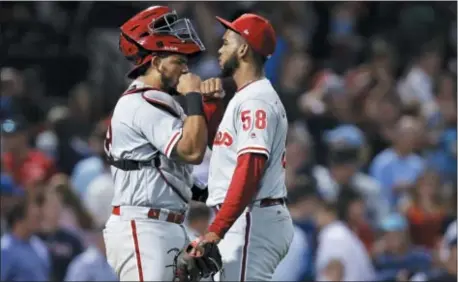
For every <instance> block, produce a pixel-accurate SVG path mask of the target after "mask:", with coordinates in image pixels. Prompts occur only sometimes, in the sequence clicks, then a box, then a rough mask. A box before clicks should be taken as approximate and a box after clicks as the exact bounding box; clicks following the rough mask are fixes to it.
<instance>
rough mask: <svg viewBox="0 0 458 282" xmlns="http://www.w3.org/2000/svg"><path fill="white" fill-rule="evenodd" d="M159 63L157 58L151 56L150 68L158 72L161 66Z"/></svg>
mask: <svg viewBox="0 0 458 282" xmlns="http://www.w3.org/2000/svg"><path fill="white" fill-rule="evenodd" d="M161 61H162V60H161V58H160V57H159V56H153V58H151V67H153V68H154V69H157V70H158V69H159V68H160V66H161Z"/></svg>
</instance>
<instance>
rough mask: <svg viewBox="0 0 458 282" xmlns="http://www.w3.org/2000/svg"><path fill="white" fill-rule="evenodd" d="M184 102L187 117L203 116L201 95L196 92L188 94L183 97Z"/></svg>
mask: <svg viewBox="0 0 458 282" xmlns="http://www.w3.org/2000/svg"><path fill="white" fill-rule="evenodd" d="M184 98H185V100H186V109H187V111H186V114H187V115H188V116H203V115H204V104H203V102H202V95H200V93H197V92H190V93H188V94H186V95H185V96H184Z"/></svg>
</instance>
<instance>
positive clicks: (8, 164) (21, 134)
mask: <svg viewBox="0 0 458 282" xmlns="http://www.w3.org/2000/svg"><path fill="white" fill-rule="evenodd" d="M1 126H2V129H1V132H2V141H3V142H2V143H3V150H4V153H3V155H2V164H3V171H4V172H5V173H8V174H10V175H11V176H12V177H13V180H14V181H15V183H16V184H17V185H19V186H21V187H23V188H24V189H25V190H32V189H36V188H37V186H40V185H43V184H45V183H46V181H48V180H49V179H50V177H51V176H52V175H53V174H54V173H55V172H56V168H55V165H54V163H53V161H52V160H50V159H49V158H48V157H47V156H46V155H45V154H44V153H42V152H41V151H39V150H36V149H33V148H31V147H30V146H29V139H28V138H29V135H28V130H29V129H30V128H29V126H28V124H27V122H26V121H25V120H24V119H23V118H22V117H14V118H10V119H6V120H4V121H3V122H2V125H1Z"/></svg>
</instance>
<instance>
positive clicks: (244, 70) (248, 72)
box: [232, 62, 265, 90]
mask: <svg viewBox="0 0 458 282" xmlns="http://www.w3.org/2000/svg"><path fill="white" fill-rule="evenodd" d="M264 77H265V74H264V70H262V69H261V70H259V69H257V68H256V67H255V66H254V65H252V64H247V63H244V62H243V63H241V64H240V67H239V68H238V69H237V70H236V71H235V72H234V75H233V76H232V78H233V79H234V81H235V84H236V85H237V90H240V89H241V88H243V87H245V86H247V85H248V84H250V83H252V82H254V81H257V80H260V79H263V78H264Z"/></svg>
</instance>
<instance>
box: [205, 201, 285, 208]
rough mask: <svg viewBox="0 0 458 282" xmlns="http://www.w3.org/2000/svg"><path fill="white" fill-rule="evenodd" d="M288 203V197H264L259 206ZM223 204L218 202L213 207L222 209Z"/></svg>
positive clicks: (265, 206)
mask: <svg viewBox="0 0 458 282" xmlns="http://www.w3.org/2000/svg"><path fill="white" fill-rule="evenodd" d="M285 203H286V199H285V198H276V199H272V198H264V199H262V200H259V207H260V208H267V207H272V206H277V205H283V204H285ZM221 206H222V204H218V205H216V206H214V207H213V209H215V211H218V210H220V209H221Z"/></svg>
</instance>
